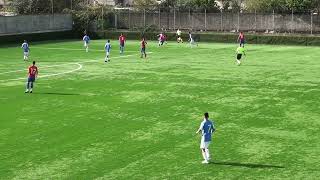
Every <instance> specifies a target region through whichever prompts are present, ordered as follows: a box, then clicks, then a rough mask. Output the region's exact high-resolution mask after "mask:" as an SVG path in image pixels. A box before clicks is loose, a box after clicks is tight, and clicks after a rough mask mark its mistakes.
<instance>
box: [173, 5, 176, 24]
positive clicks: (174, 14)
mask: <svg viewBox="0 0 320 180" xmlns="http://www.w3.org/2000/svg"><path fill="white" fill-rule="evenodd" d="M173 30H176V7H175V6H173Z"/></svg>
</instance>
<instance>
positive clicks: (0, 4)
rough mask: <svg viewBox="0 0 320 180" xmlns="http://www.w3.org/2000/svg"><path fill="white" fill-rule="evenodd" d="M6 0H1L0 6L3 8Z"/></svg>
mask: <svg viewBox="0 0 320 180" xmlns="http://www.w3.org/2000/svg"><path fill="white" fill-rule="evenodd" d="M4 1H5V0H0V8H2V7H3V6H4V3H5V2H4Z"/></svg>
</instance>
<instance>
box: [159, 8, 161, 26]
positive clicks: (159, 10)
mask: <svg viewBox="0 0 320 180" xmlns="http://www.w3.org/2000/svg"><path fill="white" fill-rule="evenodd" d="M159 29H161V7H160V6H159Z"/></svg>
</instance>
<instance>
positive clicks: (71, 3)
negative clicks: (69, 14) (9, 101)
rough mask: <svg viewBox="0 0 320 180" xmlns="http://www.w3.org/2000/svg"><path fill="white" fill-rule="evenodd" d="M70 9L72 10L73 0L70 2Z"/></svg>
mask: <svg viewBox="0 0 320 180" xmlns="http://www.w3.org/2000/svg"><path fill="white" fill-rule="evenodd" d="M70 9H71V10H72V0H70Z"/></svg>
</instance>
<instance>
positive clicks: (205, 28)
mask: <svg viewBox="0 0 320 180" xmlns="http://www.w3.org/2000/svg"><path fill="white" fill-rule="evenodd" d="M204 30H205V31H207V9H204Z"/></svg>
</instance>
